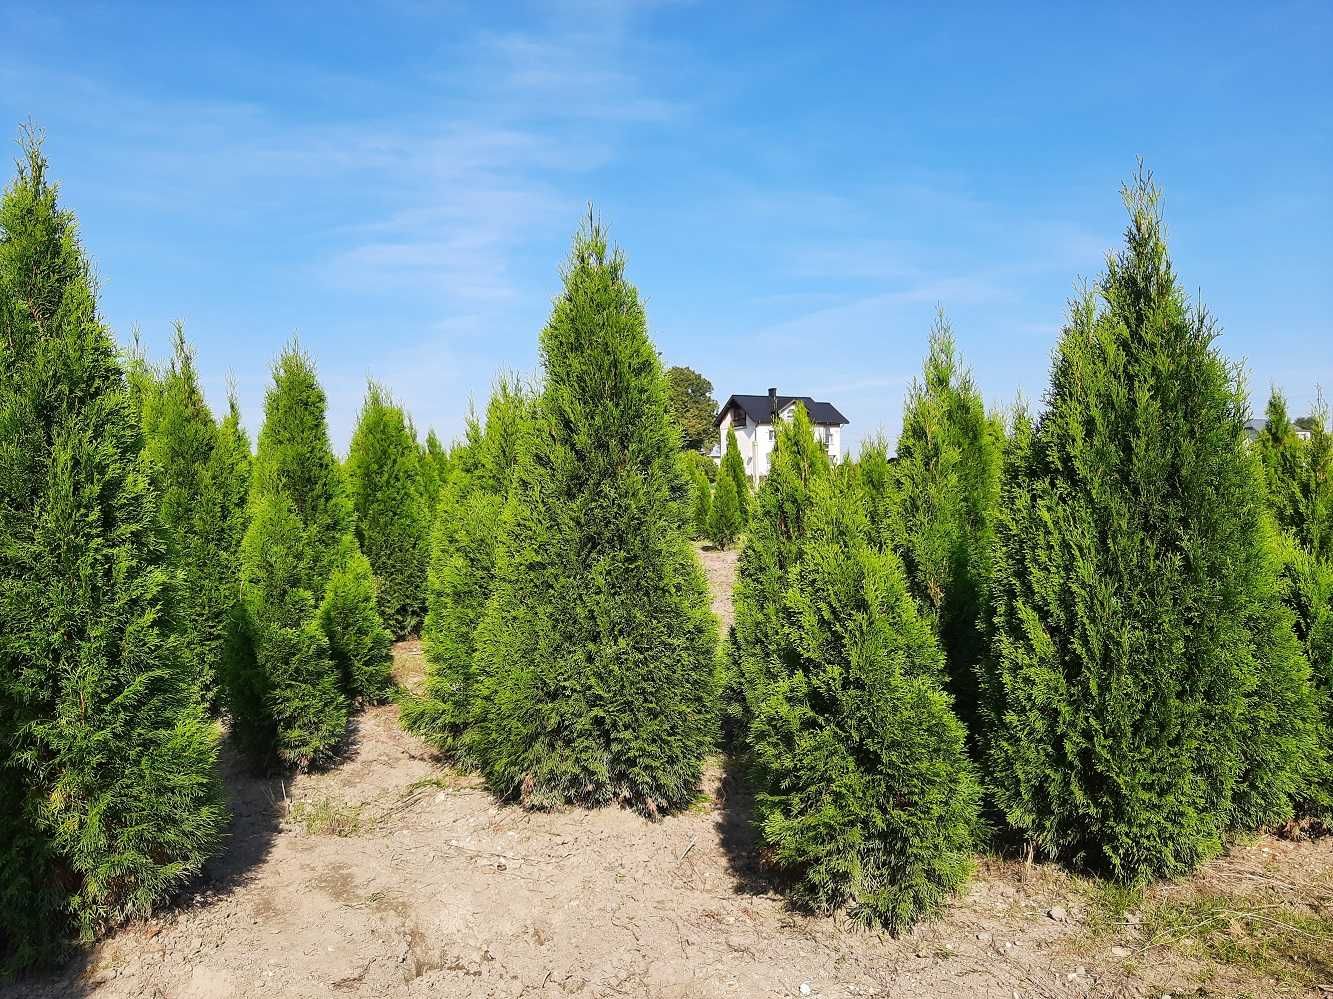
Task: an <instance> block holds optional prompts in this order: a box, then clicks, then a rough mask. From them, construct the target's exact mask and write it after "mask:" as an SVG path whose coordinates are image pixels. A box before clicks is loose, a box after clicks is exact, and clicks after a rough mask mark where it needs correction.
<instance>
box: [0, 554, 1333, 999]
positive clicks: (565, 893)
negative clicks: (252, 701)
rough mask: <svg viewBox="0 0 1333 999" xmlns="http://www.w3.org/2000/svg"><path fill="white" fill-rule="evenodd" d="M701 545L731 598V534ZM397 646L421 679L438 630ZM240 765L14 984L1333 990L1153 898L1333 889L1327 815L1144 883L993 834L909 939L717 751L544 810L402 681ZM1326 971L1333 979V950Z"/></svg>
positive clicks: (444, 992)
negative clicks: (799, 844)
mask: <svg viewBox="0 0 1333 999" xmlns="http://www.w3.org/2000/svg"><path fill="white" fill-rule="evenodd" d="M702 554H703V558H704V559H705V561H706V563H707V564H708V569H709V575H710V579H712V581H713V584H714V586H715V587H717V588H718V590H719V592H720V593H721V594H723V595H724V596H722V597H720V599H722V600H725V594H727V593H729V586H726V585H725V584H727V583H729V579H730V573H731V572H732V571H734V565H735V556H734V553H732V552H722V553H714V552H707V551H705V552H703V553H702ZM396 662H397V667H398V671H399V675H400V677H401V678H402V680H403V682H404V683H405V684H408V685H412V684H414V683H415V682H417V681H418V680H419V677H420V674H421V651H420V643H417V642H404V643H402V644H400V645H399V646H398V648H397V650H396ZM230 786H231V789H232V796H233V806H234V808H235V823H234V828H233V830H232V835H231V840H230V845H229V848H228V850H227V851H226V853H225V854H224V855H223V856H222V857H221V858H219V859H218V860H217V861H216V862H215V863H214V864H213V865H212V866H211V867H210V869H209V870H208V871H207V873H206V875H205V876H204V877H203V878H202V879H201V881H200V883H199V884H198V885H197V886H196V887H195V889H194V890H193V891H192V892H191V893H189V894H187V895H186V896H185V897H184V898H182V899H181V900H180V901H179V902H178V904H177V905H176V906H175V907H173V908H171V909H169V910H167V911H165V912H164V913H162V914H161V915H160V917H159V918H157V919H154V920H153V921H151V922H148V923H141V924H136V925H132V926H129V927H126V928H125V929H124V930H122V931H121V932H119V933H117V934H115V935H114V936H112V937H111V938H110V939H108V940H106V941H104V942H103V943H101V944H100V945H98V946H97V947H96V948H95V949H93V950H92V951H90V952H89V953H88V954H87V955H86V956H85V957H84V958H82V959H81V960H79V961H77V962H75V963H73V964H71V965H70V966H69V967H67V968H65V969H63V970H62V971H60V972H59V973H57V974H53V975H47V976H45V977H41V978H35V979H29V980H26V981H22V982H19V983H15V984H13V985H11V986H10V987H8V988H7V989H0V997H3V999H17V997H19V996H23V997H25V999H26V997H31V999H47V997H56V996H83V995H91V996H96V997H98V999H117V997H138V996H144V997H169V999H177V997H181V999H191V997H193V999H223V997H232V996H236V997H263V999H275V997H287V996H292V997H312V999H313V997H321V999H322V997H327V996H334V997H336V996H386V997H387V996H418V995H420V996H426V995H429V996H477V997H490V996H531V997H557V996H586V997H603V996H645V997H659V996H690V997H713V996H806V995H808V996H815V997H826V999H832V997H872V996H875V997H904V999H925V997H937V996H938V997H966V999H992V997H993V999H1013V997H1029V996H1040V997H1051V999H1059V997H1067V996H1068V997H1074V996H1116V997H1119V996H1125V997H1128V996H1161V995H1163V994H1164V993H1170V994H1173V995H1175V996H1180V995H1183V994H1189V995H1194V994H1206V995H1245V994H1248V995H1252V996H1254V997H1255V999H1258V997H1260V996H1273V995H1286V994H1290V995H1304V994H1310V995H1320V994H1323V993H1322V992H1321V991H1319V990H1318V987H1317V986H1318V984H1319V982H1318V981H1316V980H1315V979H1311V978H1309V976H1306V980H1305V981H1301V982H1295V983H1293V982H1292V981H1288V982H1286V983H1282V982H1280V981H1279V978H1280V976H1278V977H1272V978H1264V977H1258V978H1256V977H1255V973H1254V972H1253V969H1252V968H1251V967H1250V965H1249V964H1247V965H1246V967H1245V969H1243V973H1241V972H1238V971H1237V970H1236V968H1235V967H1234V966H1233V965H1234V962H1230V961H1226V962H1222V963H1220V964H1219V962H1218V960H1217V957H1216V954H1214V953H1213V951H1212V950H1211V949H1204V950H1199V949H1197V948H1191V947H1185V946H1182V943H1185V942H1192V941H1194V940H1195V938H1196V937H1197V936H1198V929H1197V928H1193V929H1192V930H1191V925H1190V924H1191V921H1192V919H1193V917H1192V916H1189V917H1186V918H1185V921H1184V925H1183V926H1181V927H1179V928H1178V930H1179V935H1178V936H1177V937H1172V935H1171V934H1172V932H1176V931H1173V930H1171V929H1170V925H1171V924H1168V923H1166V922H1164V921H1163V920H1162V918H1161V914H1160V912H1159V911H1158V908H1156V907H1157V906H1159V904H1160V905H1164V904H1165V900H1168V899H1169V896H1170V893H1172V892H1176V893H1183V894H1184V895H1185V896H1188V897H1189V898H1190V899H1194V898H1196V897H1203V896H1204V895H1205V894H1206V893H1208V892H1213V893H1216V892H1217V891H1220V890H1221V889H1222V888H1223V887H1225V889H1226V890H1227V891H1228V892H1233V894H1232V895H1227V896H1225V897H1226V898H1227V899H1229V900H1230V904H1232V906H1233V908H1232V909H1225V908H1224V909H1223V910H1222V913H1221V915H1220V916H1216V918H1219V919H1221V920H1222V921H1223V922H1224V923H1226V921H1227V920H1231V922H1232V923H1234V922H1235V919H1237V918H1243V917H1245V916H1248V915H1251V914H1250V913H1242V912H1237V911H1234V910H1235V899H1236V898H1245V899H1249V898H1253V899H1255V900H1256V901H1255V902H1254V909H1255V912H1254V913H1253V915H1258V916H1259V917H1260V919H1263V918H1269V919H1272V918H1275V915H1277V913H1275V910H1274V909H1273V908H1271V907H1269V908H1264V906H1271V905H1272V904H1280V905H1291V904H1297V903H1295V902H1292V901H1291V899H1292V898H1294V897H1296V895H1299V899H1300V900H1301V901H1300V902H1299V904H1300V905H1301V906H1304V908H1303V909H1302V912H1305V911H1306V910H1309V911H1310V912H1315V913H1318V912H1320V911H1326V910H1324V908H1323V907H1326V906H1329V905H1333V887H1331V885H1333V845H1330V842H1329V840H1327V839H1326V840H1323V841H1317V842H1314V843H1309V842H1305V843H1293V842H1288V841H1285V840H1278V839H1273V838H1268V837H1265V838H1260V839H1256V840H1255V842H1253V843H1251V844H1247V845H1245V846H1243V847H1237V848H1234V849H1233V850H1232V851H1231V852H1230V854H1229V855H1228V856H1227V857H1225V858H1223V859H1222V860H1220V861H1218V862H1217V863H1216V864H1214V865H1212V867H1211V868H1209V870H1208V871H1207V872H1205V873H1204V875H1202V876H1201V878H1200V881H1199V886H1198V887H1197V889H1196V888H1194V887H1191V886H1190V885H1183V886H1169V887H1168V888H1166V889H1163V890H1162V891H1163V892H1164V893H1165V894H1163V895H1161V896H1160V897H1158V896H1152V897H1143V898H1138V897H1133V898H1123V897H1121V896H1119V895H1114V894H1113V893H1109V892H1107V891H1106V890H1104V889H1097V888H1095V887H1094V886H1092V885H1091V884H1090V883H1088V882H1084V881H1081V880H1079V879H1076V878H1073V877H1071V876H1070V875H1068V874H1066V873H1065V872H1063V871H1061V870H1060V869H1058V868H1056V867H1054V866H1051V865H1037V866H1026V865H1024V864H1022V863H1019V862H1016V861H1008V860H1001V859H994V858H983V859H982V860H981V862H980V868H979V871H978V875H977V878H976V880H975V881H974V883H973V885H972V887H971V888H970V890H969V891H968V892H967V893H966V895H965V896H964V897H963V898H961V899H960V900H958V902H957V903H956V904H955V905H953V906H952V907H951V908H950V909H949V910H948V911H947V912H946V913H944V914H943V915H942V916H941V917H940V918H939V919H936V920H934V921H931V922H929V923H927V924H925V925H923V926H920V927H918V928H917V930H916V931H914V932H913V933H912V934H910V935H908V936H904V937H902V938H900V939H893V938H891V937H888V936H886V935H883V934H876V933H867V932H864V931H860V930H856V929H854V928H851V927H849V926H848V925H846V923H845V922H844V921H843V920H841V919H839V918H833V917H812V916H806V915H801V914H798V913H796V912H793V911H792V910H791V909H790V908H789V907H788V906H787V905H786V904H785V903H784V901H783V899H782V897H781V896H780V895H779V894H778V893H777V892H776V891H775V890H774V887H773V885H772V884H771V882H770V881H769V880H768V879H767V877H766V875H765V873H764V872H763V871H762V870H761V869H760V868H759V867H758V866H757V862H756V858H755V852H754V850H753V845H752V838H751V835H750V832H749V826H748V822H747V815H748V807H749V801H748V798H747V794H746V791H745V789H744V788H743V787H741V786H738V782H737V780H736V779H735V778H734V777H733V776H732V775H731V774H730V773H729V772H728V766H727V764H726V762H725V761H723V760H721V759H719V760H717V761H715V762H714V763H713V764H712V765H711V766H710V767H709V773H708V778H707V781H706V787H705V793H704V794H703V795H701V797H700V800H699V802H698V804H697V806H696V807H694V808H692V809H690V810H688V811H687V812H685V813H684V814H681V815H676V816H671V817H668V818H665V819H663V820H661V821H658V822H655V823H654V822H648V821H646V820H645V819H643V818H641V817H640V816H638V815H636V814H633V813H630V812H626V811H622V810H619V809H616V808H605V809H601V810H598V811H591V812H589V811H575V810H570V811H567V812H562V813H554V814H528V813H524V812H523V811H521V810H520V809H517V808H514V807H512V806H509V805H503V804H499V803H497V802H496V801H495V800H494V799H493V798H492V797H491V796H490V795H489V794H487V793H486V792H485V791H484V790H483V789H482V788H480V787H479V786H478V784H477V782H476V780H475V779H473V778H470V777H467V776H462V775H458V774H455V773H452V772H450V771H448V770H445V769H442V768H441V767H440V766H439V765H438V764H437V763H436V761H435V760H434V758H433V757H432V754H431V753H430V752H429V751H428V749H427V748H426V747H425V746H424V745H422V744H421V743H419V742H418V741H417V740H416V739H414V738H413V737H411V736H409V735H407V734H406V733H404V732H403V731H402V730H401V729H400V728H399V725H398V712H397V708H396V707H394V706H388V707H381V708H375V709H372V710H370V711H367V712H366V713H365V714H363V715H362V716H361V717H360V719H359V721H358V722H357V724H356V728H355V734H354V738H353V741H352V744H351V746H350V748H349V751H348V753H347V755H346V758H345V759H344V761H343V762H342V763H341V764H340V765H339V766H337V767H336V768H334V769H331V770H329V771H327V772H324V773H318V774H306V775H301V776H299V777H297V778H296V779H295V780H294V781H292V782H290V783H286V782H284V781H281V780H266V779H256V778H254V777H251V776H247V775H246V774H245V773H244V772H243V771H241V770H240V769H239V768H238V767H235V766H233V767H232V768H231V774H230ZM1284 886H1285V887H1284ZM1293 886H1294V887H1293ZM1288 889H1291V890H1290V891H1289V890H1288ZM1237 892H1239V893H1242V894H1234V893H1237ZM1274 892H1276V893H1277V894H1276V896H1274V894H1273V893H1274ZM1293 892H1294V893H1295V894H1293ZM1246 893H1248V894H1246ZM1207 897H1209V898H1211V897H1213V896H1212V894H1208V895H1207ZM1219 897H1221V896H1219ZM1274 897H1276V898H1278V899H1279V902H1277V903H1274V902H1273V901H1272V900H1273V898H1274ZM1260 899H1262V901H1259V900H1260ZM1161 911H1162V912H1165V911H1166V910H1165V909H1162V910H1161ZM1171 911H1172V912H1174V911H1175V910H1171ZM1182 911H1185V912H1191V911H1193V910H1190V909H1182ZM1264 913H1267V914H1268V915H1267V916H1265V915H1264ZM1256 925H1259V924H1256ZM1300 925H1301V926H1304V927H1306V929H1305V930H1303V931H1302V932H1309V933H1310V934H1315V933H1318V932H1320V931H1319V930H1318V926H1319V925H1322V924H1315V923H1310V924H1306V923H1301V924H1300ZM1311 926H1314V927H1315V928H1314V929H1311V928H1310V927H1311ZM1233 928H1234V927H1233ZM1186 931H1189V932H1192V933H1193V934H1194V935H1193V936H1186V935H1185V934H1186ZM1314 949H1315V950H1317V949H1318V948H1314ZM1322 949H1323V953H1325V954H1327V953H1329V952H1333V947H1329V946H1326V945H1323V947H1322ZM1316 962H1317V959H1316ZM1318 971H1327V972H1328V978H1327V981H1328V982H1330V983H1333V965H1324V966H1323V967H1322V968H1316V971H1315V972H1311V974H1315V973H1316V972H1318ZM1329 991H1333V986H1331V987H1330V989H1329Z"/></svg>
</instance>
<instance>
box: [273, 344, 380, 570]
mask: <svg viewBox="0 0 1333 999" xmlns="http://www.w3.org/2000/svg"><path fill="white" fill-rule="evenodd" d="M325 407H326V400H325V397H324V390H323V389H322V388H320V385H319V380H318V378H317V377H316V375H315V366H314V363H313V362H312V361H311V359H310V355H308V354H307V353H305V351H303V350H302V349H301V348H300V347H299V346H298V345H297V344H295V343H292V344H290V345H289V346H288V347H287V348H286V349H285V350H283V352H282V353H281V354H279V355H278V359H277V361H276V362H275V363H274V365H273V385H272V387H271V388H270V389H269V392H268V395H267V396H266V397H265V399H264V425H263V427H262V428H261V429H260V431H259V446H258V448H257V449H256V452H255V460H254V472H253V478H252V481H251V498H252V500H253V499H254V498H256V497H260V496H285V497H287V499H288V500H289V501H290V503H291V504H292V508H293V512H294V513H295V514H296V516H297V518H298V519H299V520H300V522H301V524H302V526H303V528H304V535H305V541H306V544H307V545H308V546H309V548H310V553H311V566H312V572H313V575H312V577H311V580H310V582H311V587H310V589H311V592H312V593H313V592H319V591H322V590H323V588H324V583H325V581H327V580H328V578H329V574H330V573H331V572H332V571H333V565H334V562H335V561H336V560H337V559H338V558H339V557H340V553H342V552H343V551H344V550H345V549H344V548H343V537H344V535H347V534H350V533H352V532H353V530H354V528H355V526H356V515H355V513H354V511H353V508H352V503H351V500H350V498H349V497H348V495H347V489H346V486H345V485H344V483H343V478H342V473H341V470H340V469H339V467H338V460H337V459H336V458H335V457H334V456H333V447H332V446H331V445H330V444H329V428H328V423H327V419H326V416H325Z"/></svg>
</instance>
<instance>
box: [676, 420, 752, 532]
mask: <svg viewBox="0 0 1333 999" xmlns="http://www.w3.org/2000/svg"><path fill="white" fill-rule="evenodd" d="M682 460H684V461H686V462H687V464H686V469H685V471H686V474H687V475H688V477H689V482H690V525H691V529H692V533H693V536H694V538H695V539H697V540H700V541H709V542H711V543H712V544H713V545H714V546H715V547H717V548H730V547H731V546H733V545H734V544H735V543H736V542H737V540H739V538H740V536H741V534H742V532H743V531H744V530H745V526H746V524H748V523H749V520H750V507H751V505H752V503H753V500H754V497H753V493H752V491H751V488H750V477H749V476H748V475H746V474H745V461H744V459H743V458H742V457H741V449H740V447H739V445H738V444H737V443H736V431H735V430H733V429H730V428H728V430H727V448H726V450H725V451H724V452H723V453H722V461H721V463H720V464H719V465H718V466H716V468H715V466H714V465H713V462H712V460H711V459H709V458H706V457H704V456H703V455H702V454H700V453H699V452H697V451H694V450H687V451H685V452H683V455H682ZM710 472H711V473H712V475H711V477H710V474H709V473H710ZM714 479H716V482H714V481H713V480H714Z"/></svg>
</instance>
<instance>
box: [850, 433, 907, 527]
mask: <svg viewBox="0 0 1333 999" xmlns="http://www.w3.org/2000/svg"><path fill="white" fill-rule="evenodd" d="M856 475H857V478H858V481H859V482H860V483H861V491H862V495H863V499H864V502H865V509H866V519H867V520H868V521H869V526H870V540H871V542H872V543H873V544H874V545H875V547H876V548H878V549H880V550H881V551H882V550H884V549H886V548H890V547H893V546H894V545H896V543H897V541H898V539H899V538H900V537H901V536H902V528H901V525H900V523H899V519H898V494H897V486H896V482H895V478H894V473H893V462H892V460H891V459H890V458H889V444H888V441H886V440H885V439H884V438H883V437H870V438H867V439H866V440H865V441H864V442H863V443H862V444H861V453H860V455H859V456H858V457H857V460H856Z"/></svg>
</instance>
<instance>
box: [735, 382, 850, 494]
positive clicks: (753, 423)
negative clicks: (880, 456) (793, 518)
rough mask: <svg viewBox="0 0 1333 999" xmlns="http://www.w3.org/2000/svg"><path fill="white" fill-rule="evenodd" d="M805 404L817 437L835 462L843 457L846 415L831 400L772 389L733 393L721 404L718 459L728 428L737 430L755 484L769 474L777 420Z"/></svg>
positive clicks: (747, 466) (739, 444) (742, 454)
mask: <svg viewBox="0 0 1333 999" xmlns="http://www.w3.org/2000/svg"><path fill="white" fill-rule="evenodd" d="M798 402H800V403H804V405H805V411H806V413H808V414H809V416H810V422H811V423H812V424H814V430H815V439H816V440H818V441H819V442H820V443H821V444H823V445H824V446H825V447H827V448H828V453H829V457H830V458H832V459H833V461H834V463H835V464H836V463H837V462H839V461H841V460H842V428H843V427H844V426H846V425H847V417H845V416H843V415H842V414H841V413H839V412H838V411H837V409H836V408H834V406H833V404H832V403H829V402H816V401H815V400H814V399H811V398H810V397H809V396H808V395H778V390H777V389H775V388H771V389H769V390H768V395H733V396H732V397H731V398H729V399H728V400H727V401H726V402H724V403H723V404H722V409H721V410H720V411H719V412H718V414H717V419H716V420H714V421H713V422H714V424H715V425H716V426H717V429H718V446H717V448H716V449H715V450H714V451H713V458H714V459H715V460H716V461H719V462H720V461H721V460H722V455H723V454H724V453H725V451H726V448H727V431H728V430H735V431H736V444H737V446H739V447H740V451H741V458H742V459H744V461H745V472H746V474H747V475H749V476H750V481H752V482H753V483H754V484H755V485H756V486H757V485H759V480H760V479H762V478H763V477H764V476H766V475H767V474H768V460H769V456H770V455H772V453H773V445H774V440H775V437H776V432H775V428H774V426H773V423H774V420H781V419H784V418H786V417H788V416H790V415H791V412H792V408H793V407H794V406H795V405H796V404H797V403H798Z"/></svg>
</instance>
